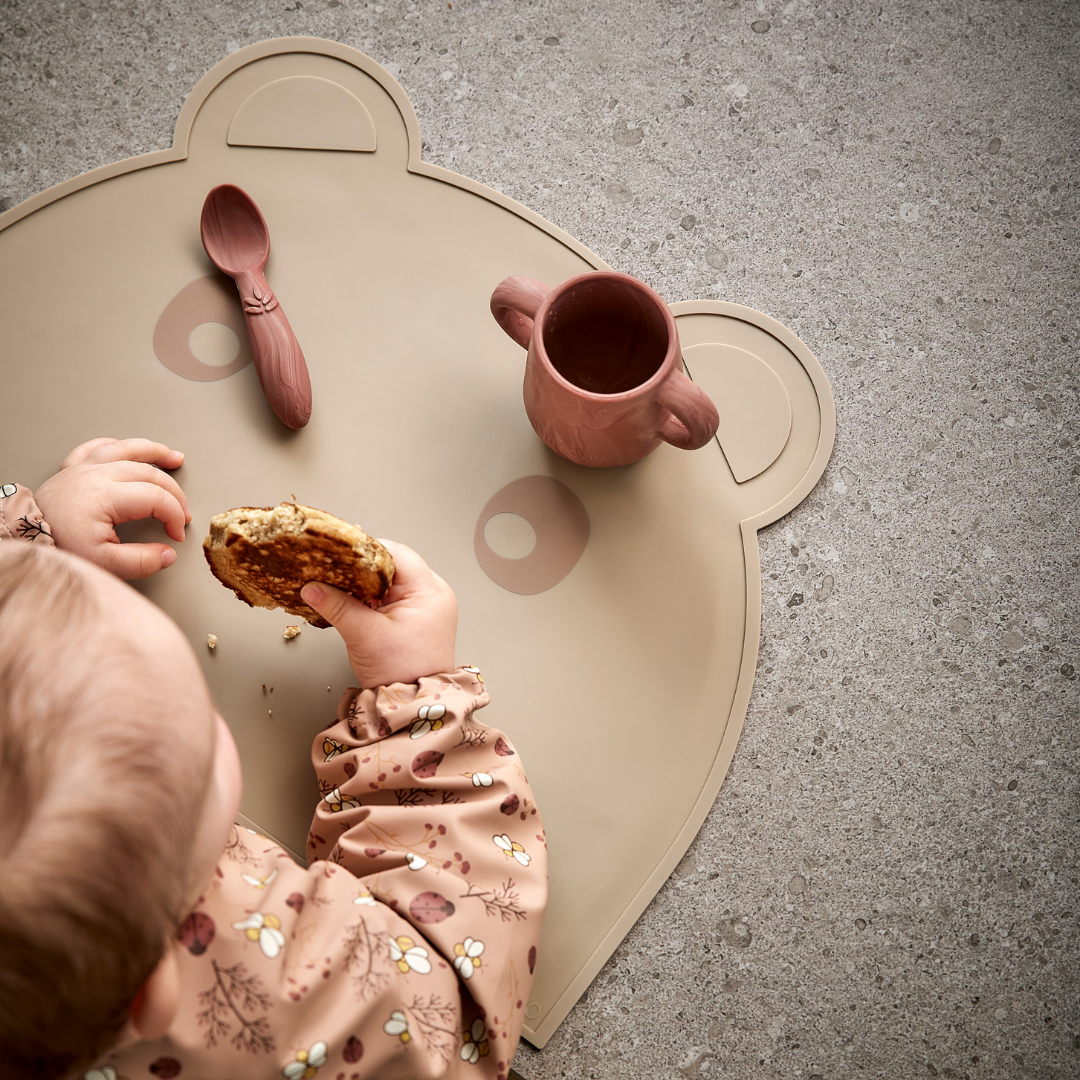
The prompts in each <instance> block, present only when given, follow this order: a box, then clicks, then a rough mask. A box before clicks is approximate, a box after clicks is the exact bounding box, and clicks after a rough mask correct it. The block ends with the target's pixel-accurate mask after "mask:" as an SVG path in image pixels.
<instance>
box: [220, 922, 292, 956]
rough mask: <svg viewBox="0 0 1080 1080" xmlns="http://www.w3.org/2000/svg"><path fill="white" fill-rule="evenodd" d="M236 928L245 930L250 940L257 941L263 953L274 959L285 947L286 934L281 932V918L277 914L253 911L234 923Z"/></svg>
mask: <svg viewBox="0 0 1080 1080" xmlns="http://www.w3.org/2000/svg"><path fill="white" fill-rule="evenodd" d="M232 928H233V929H234V930H243V931H244V936H245V937H246V938H247V939H248V941H257V942H258V943H259V948H260V949H262V951H263V955H264V956H266V957H267V958H268V959H270V960H273V959H274V958H275V957H276V956H277V955H278V953H280V952H281V950H282V949H283V948H284V947H285V935H284V934H283V933H282V932H281V920H280V919H279V918H278V917H277V916H276V915H264V914H263V913H262V912H261V911H253V912H252V913H251V914H250V915H249V916H248V917H247V918H246V919H241V920H240V922H234V923H233V924H232Z"/></svg>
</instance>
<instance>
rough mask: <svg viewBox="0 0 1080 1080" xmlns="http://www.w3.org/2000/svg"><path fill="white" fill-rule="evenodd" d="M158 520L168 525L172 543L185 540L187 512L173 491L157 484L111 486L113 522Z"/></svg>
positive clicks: (166, 530)
mask: <svg viewBox="0 0 1080 1080" xmlns="http://www.w3.org/2000/svg"><path fill="white" fill-rule="evenodd" d="M148 517H152V518H156V519H157V520H158V521H160V522H161V523H162V524H163V525H164V526H165V532H166V534H167V535H168V536H169V537H171V538H172V539H173V540H176V541H178V542H179V541H182V540H183V539H184V525H185V524H186V522H187V512H186V511H185V509H184V507H183V506H181V505H180V501H179V500H178V499H177V498H176V496H175V495H173V494H172V492H170V491H166V490H165V489H164V488H163V487H161V486H159V485H158V484H148V483H126V484H114V485H113V486H112V520H113V524H116V525H118V524H119V523H120V522H122V521H141V520H142V519H143V518H148Z"/></svg>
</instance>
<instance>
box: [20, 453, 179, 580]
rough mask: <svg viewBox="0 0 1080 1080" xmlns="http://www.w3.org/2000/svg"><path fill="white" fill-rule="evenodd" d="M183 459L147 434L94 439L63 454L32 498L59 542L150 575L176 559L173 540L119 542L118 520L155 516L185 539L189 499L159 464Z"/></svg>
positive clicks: (130, 572)
mask: <svg viewBox="0 0 1080 1080" xmlns="http://www.w3.org/2000/svg"><path fill="white" fill-rule="evenodd" d="M183 460H184V455H183V454H181V453H180V451H179V450H170V449H169V448H168V447H167V446H163V445H162V444H161V443H156V442H150V441H148V440H147V439H122V440H120V439H92V440H91V441H90V442H85V443H83V444H82V445H81V446H77V447H75V449H74V450H72V451H71V453H70V454H68V456H67V457H66V458H64V460H63V463H62V464H61V466H60V471H59V472H58V473H57V474H56V475H55V476H52V477H50V478H49V479H48V480H46V481H45V483H44V484H42V485H41V487H39V488H38V489H37V490H36V491H35V492H34V498H35V500H36V501H37V504H38V509H40V510H41V512H42V514H43V515H44V516H45V520H46V522H48V525H49V528H50V529H51V530H52V536H53V540H55V541H56V546H57V547H59V548H63V549H64V550H66V551H71V552H74V553H75V554H76V555H81V556H82V557H83V558H84V559H88V560H89V561H90V562H92V563H97V565H98V566H100V567H102V568H103V569H105V570H110V571H112V573H114V574H115V575H116V576H117V577H121V578H124V579H126V580H131V579H133V578H144V577H149V576H150V575H151V574H155V573H157V571H158V570H163V569H164V568H165V567H167V566H172V564H173V563H174V562H175V561H176V552H175V551H173V549H172V548H171V547H169V545H168V544H121V543H120V538H119V537H118V536H117V535H116V530H115V529H114V528H113V526H114V525H119V524H120V523H121V522H124V521H139V520H141V519H142V518H148V517H154V518H157V520H158V521H160V522H162V523H163V524H164V526H165V532H166V533H167V534H168V536H169V537H170V538H171V539H173V540H176V541H177V542H182V541H183V539H184V526H185V525H186V524H187V523H188V522H189V521H191V514H190V513H188V508H187V499H185V498H184V493H183V492H182V491H181V490H180V485H179V484H177V482H176V481H175V480H174V479H173V478H172V477H171V476H169V475H168V474H167V473H164V472H162V471H161V470H162V469H176V468H179V466H180V465H181V464H182V463H183ZM155 465H157V466H159V468H155V467H154V466H155Z"/></svg>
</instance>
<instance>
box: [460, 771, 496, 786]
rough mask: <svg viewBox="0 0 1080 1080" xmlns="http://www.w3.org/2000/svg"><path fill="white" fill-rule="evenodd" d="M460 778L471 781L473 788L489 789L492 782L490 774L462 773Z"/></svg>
mask: <svg viewBox="0 0 1080 1080" xmlns="http://www.w3.org/2000/svg"><path fill="white" fill-rule="evenodd" d="M462 776H467V777H468V778H469V779H470V780H472V786H473V787H491V785H492V784H493V783H495V781H494V780H492V779H491V773H486V772H467V773H462Z"/></svg>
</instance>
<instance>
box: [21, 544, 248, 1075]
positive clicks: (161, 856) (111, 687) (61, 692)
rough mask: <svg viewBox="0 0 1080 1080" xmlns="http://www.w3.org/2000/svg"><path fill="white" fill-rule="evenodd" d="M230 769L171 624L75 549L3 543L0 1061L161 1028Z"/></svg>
mask: <svg viewBox="0 0 1080 1080" xmlns="http://www.w3.org/2000/svg"><path fill="white" fill-rule="evenodd" d="M239 783H240V781H239V765H238V762H237V760H236V749H235V745H234V744H233V742H232V739H231V737H230V736H229V734H228V729H227V728H225V726H224V724H223V723H222V721H221V720H220V718H219V717H217V715H216V713H215V711H214V706H213V703H212V701H211V699H210V694H209V691H208V689H207V687H206V683H205V681H204V679H203V677H202V673H201V671H200V670H199V665H198V662H197V661H196V659H195V656H194V654H193V653H192V650H191V648H190V646H189V645H188V643H187V642H186V640H185V639H184V637H183V635H182V634H181V632H180V630H179V629H178V628H177V627H176V625H175V624H174V623H173V622H172V621H171V620H170V619H168V618H167V617H166V616H165V615H164V614H162V613H161V612H160V611H159V610H158V609H157V608H155V607H154V606H153V605H152V604H150V603H149V602H148V601H147V600H145V599H144V598H143V597H142V596H140V595H139V594H138V593H137V592H135V591H134V590H133V589H131V588H130V587H128V586H127V585H124V584H122V583H121V582H119V581H118V580H117V579H115V578H113V577H111V576H110V575H108V574H106V573H105V572H104V571H101V570H98V569H96V568H95V567H93V566H91V565H90V564H89V563H87V562H84V561H82V560H80V559H78V558H76V557H74V556H70V555H66V554H64V553H62V552H59V551H56V550H55V549H52V548H40V547H35V546H32V545H30V544H23V543H18V542H15V541H6V542H4V543H2V544H0V1054H2V1056H3V1059H4V1068H5V1076H14V1077H19V1078H21V1077H24V1076H25V1077H34V1078H48V1077H54V1076H63V1075H65V1074H66V1073H67V1072H68V1071H70V1070H71V1069H73V1068H76V1067H82V1066H84V1065H85V1064H87V1063H88V1062H89V1060H92V1059H93V1058H94V1057H96V1056H97V1055H98V1054H100V1053H102V1052H103V1051H105V1050H106V1049H107V1048H108V1047H109V1046H111V1045H112V1044H114V1043H115V1042H117V1040H118V1039H120V1038H121V1037H122V1036H124V1035H125V1034H126V1035H127V1036H128V1037H130V1036H131V1030H132V1029H131V1027H130V1025H131V1024H132V1023H134V1026H135V1028H136V1029H138V1030H140V1031H141V1032H142V1034H143V1035H145V1036H146V1037H154V1036H156V1035H159V1034H161V1033H162V1032H163V1030H164V1026H167V1022H168V1018H169V1015H170V1009H169V994H170V985H174V984H175V980H171V979H170V978H169V977H168V974H169V973H168V970H167V969H168V967H169V964H170V963H173V964H174V963H175V961H174V960H170V954H169V950H168V945H169V943H170V942H171V941H172V940H173V939H174V937H175V933H176V928H177V926H178V924H179V923H180V922H181V921H182V919H183V918H184V916H185V915H186V914H187V913H188V912H189V911H190V910H191V908H192V907H193V906H194V904H195V902H196V901H197V900H198V897H199V895H200V893H201V891H202V890H203V888H204V887H205V886H206V884H207V882H208V880H209V878H210V877H211V875H212V873H213V868H214V865H215V863H216V861H217V858H218V857H219V856H220V854H221V851H222V849H223V847H224V845H225V842H226V840H227V836H228V830H229V828H230V825H231V822H232V819H233V817H234V816H235V813H236V810H237V808H238V804H239ZM173 970H175V969H173ZM163 972H165V975H164V976H163V974H162V973H163ZM151 976H153V977H151ZM148 980H149V981H148ZM147 987H148V988H149V991H150V992H147V990H146V988H147ZM125 1025H129V1028H128V1030H127V1032H125Z"/></svg>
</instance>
